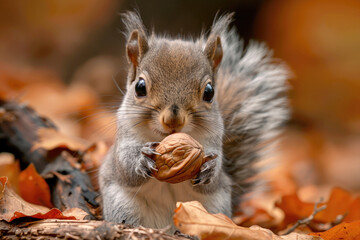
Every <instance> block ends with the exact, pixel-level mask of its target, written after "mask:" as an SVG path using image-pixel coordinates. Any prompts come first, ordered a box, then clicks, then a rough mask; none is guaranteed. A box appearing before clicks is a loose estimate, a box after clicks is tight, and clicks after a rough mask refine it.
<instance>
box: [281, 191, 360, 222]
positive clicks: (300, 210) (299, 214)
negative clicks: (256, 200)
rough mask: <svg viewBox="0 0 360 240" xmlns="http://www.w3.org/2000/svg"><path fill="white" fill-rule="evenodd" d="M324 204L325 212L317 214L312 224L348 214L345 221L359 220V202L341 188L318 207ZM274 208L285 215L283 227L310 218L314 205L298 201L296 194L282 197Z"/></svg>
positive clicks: (330, 220) (331, 220) (329, 220)
mask: <svg viewBox="0 0 360 240" xmlns="http://www.w3.org/2000/svg"><path fill="white" fill-rule="evenodd" d="M324 204H326V206H327V207H326V208H325V210H323V211H321V212H319V213H317V214H316V215H315V217H314V220H313V221H314V222H319V223H329V222H333V221H335V220H336V218H337V217H338V216H339V215H344V214H350V216H349V217H346V218H345V221H354V220H360V200H359V198H356V199H354V197H353V196H352V195H351V194H350V193H349V192H347V191H345V190H343V189H341V188H334V189H333V190H332V192H331V194H330V197H329V200H328V201H327V202H326V203H322V204H319V207H321V206H323V205H324ZM276 206H277V207H279V208H280V209H282V210H283V211H284V213H285V218H284V221H283V225H284V226H283V227H286V226H287V225H288V224H291V223H294V222H296V221H297V220H299V219H303V218H305V217H308V216H310V214H311V213H312V211H313V208H314V203H306V202H303V201H301V200H300V199H299V197H298V196H297V195H296V194H292V195H287V196H283V197H282V199H281V202H278V203H276Z"/></svg>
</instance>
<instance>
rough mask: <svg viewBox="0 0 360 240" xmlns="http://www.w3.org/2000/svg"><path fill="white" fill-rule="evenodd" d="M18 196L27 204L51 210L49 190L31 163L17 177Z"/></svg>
mask: <svg viewBox="0 0 360 240" xmlns="http://www.w3.org/2000/svg"><path fill="white" fill-rule="evenodd" d="M19 192H20V196H21V197H22V198H23V199H24V200H25V201H27V202H29V203H33V204H37V205H41V206H46V207H48V208H52V207H53V204H52V203H51V194H50V189H49V186H48V184H47V183H46V181H45V180H44V179H43V178H42V177H41V176H40V175H39V174H38V173H37V171H36V169H35V167H34V165H33V164H32V163H31V164H30V165H29V166H28V167H27V168H26V169H25V170H24V171H22V172H21V173H20V177H19Z"/></svg>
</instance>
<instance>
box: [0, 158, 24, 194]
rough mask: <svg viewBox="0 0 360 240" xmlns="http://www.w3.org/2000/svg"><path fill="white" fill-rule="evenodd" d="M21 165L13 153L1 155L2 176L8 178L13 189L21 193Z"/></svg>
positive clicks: (0, 170)
mask: <svg viewBox="0 0 360 240" xmlns="http://www.w3.org/2000/svg"><path fill="white" fill-rule="evenodd" d="M19 174H20V164H19V161H15V157H14V155H13V154H11V153H5V152H3V153H0V176H5V177H7V178H8V181H9V183H10V184H11V187H12V188H13V189H14V191H15V192H17V193H18V192H19Z"/></svg>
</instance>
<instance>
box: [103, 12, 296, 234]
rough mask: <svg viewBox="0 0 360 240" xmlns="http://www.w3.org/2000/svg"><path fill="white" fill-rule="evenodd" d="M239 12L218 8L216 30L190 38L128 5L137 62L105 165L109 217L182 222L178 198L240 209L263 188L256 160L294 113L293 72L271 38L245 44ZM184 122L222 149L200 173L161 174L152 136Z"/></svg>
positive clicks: (180, 128) (213, 208)
mask: <svg viewBox="0 0 360 240" xmlns="http://www.w3.org/2000/svg"><path fill="white" fill-rule="evenodd" d="M232 19H233V14H225V15H222V16H220V17H217V18H215V20H214V23H213V25H212V27H211V30H210V32H209V34H207V35H205V34H204V33H203V34H201V36H200V37H199V38H198V39H191V40H188V39H179V38H177V39H171V38H169V37H165V36H159V35H156V34H155V33H154V32H153V31H152V32H151V33H148V31H147V30H146V28H145V26H144V24H143V22H142V20H141V18H140V16H139V14H138V13H136V12H131V11H130V12H126V13H124V14H123V22H124V25H125V27H126V31H125V35H126V38H127V43H126V55H127V59H128V62H129V65H130V67H129V71H128V76H127V85H126V93H125V95H124V98H123V100H122V103H121V105H120V107H119V108H118V110H117V132H116V139H115V142H114V144H113V146H112V147H111V148H110V150H109V153H108V154H107V156H106V157H105V159H104V162H103V163H102V166H101V167H100V174H99V183H100V191H101V194H102V199H103V217H104V219H105V220H107V221H113V222H120V223H126V224H131V225H134V226H139V225H141V226H144V227H150V228H166V227H168V226H170V228H171V230H176V229H175V227H174V225H173V223H172V216H173V211H174V209H175V208H176V202H178V201H193V200H196V201H199V202H200V203H201V204H202V205H203V206H204V207H205V208H206V209H207V211H208V212H210V213H223V214H225V215H227V216H229V217H231V216H232V213H233V212H234V211H235V210H236V208H237V206H238V205H239V203H240V201H241V200H242V198H243V196H244V194H245V193H248V192H249V191H250V190H251V189H252V188H253V186H254V182H253V181H250V180H249V179H251V178H252V177H253V176H254V175H255V174H256V173H257V172H258V169H257V168H255V167H254V164H255V163H256V162H257V161H258V160H259V159H260V158H261V156H262V155H263V153H264V152H265V151H264V149H268V148H266V146H268V145H269V143H270V142H271V140H273V139H274V138H275V137H277V136H278V135H279V133H280V132H281V129H282V127H283V126H284V123H286V121H287V119H288V115H289V111H288V106H287V98H286V91H287V78H288V77H289V72H288V69H287V67H286V65H285V64H283V63H282V62H280V61H275V60H274V59H273V57H272V53H271V51H269V50H268V48H267V47H266V46H265V45H264V44H259V43H255V42H250V43H249V44H248V47H247V48H246V49H245V50H244V47H243V42H242V40H240V38H239V36H238V33H237V32H236V30H235V29H234V28H230V26H229V25H230V24H231V22H232ZM176 132H184V133H187V134H189V135H190V136H191V137H193V138H194V139H196V140H197V141H198V142H199V143H201V144H202V146H203V147H204V152H205V155H207V156H211V157H212V158H213V159H212V160H210V161H207V162H206V163H204V164H203V165H202V167H201V169H200V172H199V174H198V175H197V176H196V177H195V178H194V179H192V180H187V181H184V182H181V183H177V184H170V183H166V182H160V181H158V180H157V179H155V178H154V177H152V176H151V170H154V169H156V166H155V163H154V161H153V160H152V159H151V158H150V157H149V156H152V154H156V152H155V151H154V150H153V147H152V146H153V145H154V144H156V143H158V142H160V141H161V140H162V139H164V138H165V137H166V136H168V135H170V134H172V133H176Z"/></svg>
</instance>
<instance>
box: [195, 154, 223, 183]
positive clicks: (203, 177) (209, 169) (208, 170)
mask: <svg viewBox="0 0 360 240" xmlns="http://www.w3.org/2000/svg"><path fill="white" fill-rule="evenodd" d="M205 157H209V158H210V159H211V160H208V161H207V162H205V163H204V164H203V165H202V166H201V168H200V173H199V174H198V176H197V177H196V178H195V179H192V180H191V184H192V185H193V186H197V185H201V184H209V183H211V182H212V179H213V177H214V175H215V169H216V160H215V158H216V157H217V155H216V154H209V155H207V156H205Z"/></svg>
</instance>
